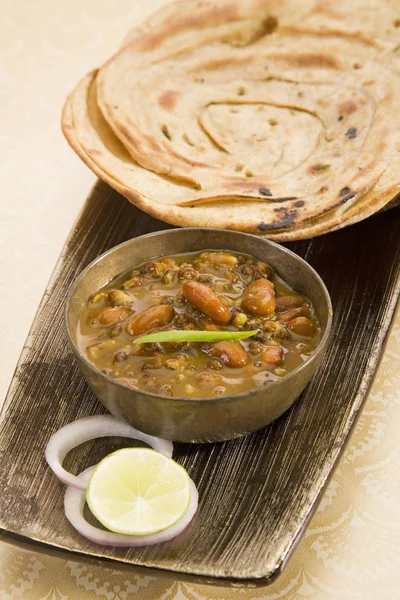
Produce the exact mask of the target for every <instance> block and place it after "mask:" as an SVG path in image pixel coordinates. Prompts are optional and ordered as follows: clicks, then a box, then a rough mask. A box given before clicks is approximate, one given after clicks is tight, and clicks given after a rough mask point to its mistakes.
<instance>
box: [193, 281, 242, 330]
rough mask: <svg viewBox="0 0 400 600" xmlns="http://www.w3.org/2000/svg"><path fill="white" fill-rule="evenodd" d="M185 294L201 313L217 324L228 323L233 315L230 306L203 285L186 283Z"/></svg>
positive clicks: (195, 282) (194, 282) (196, 282)
mask: <svg viewBox="0 0 400 600" xmlns="http://www.w3.org/2000/svg"><path fill="white" fill-rule="evenodd" d="M183 294H184V296H185V298H186V299H187V300H189V302H190V303H191V304H193V306H195V307H196V308H197V309H198V310H199V311H200V312H202V313H203V314H205V315H206V316H207V317H209V318H210V319H212V320H213V321H217V323H228V322H229V320H230V318H231V315H230V312H229V308H228V305H227V304H226V302H225V301H224V300H222V299H221V298H220V297H219V296H217V294H216V293H215V292H214V291H213V290H212V289H211V288H209V287H208V286H207V285H204V284H203V283H199V282H198V281H186V282H185V283H184V284H183Z"/></svg>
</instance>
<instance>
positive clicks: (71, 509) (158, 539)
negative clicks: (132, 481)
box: [64, 467, 199, 548]
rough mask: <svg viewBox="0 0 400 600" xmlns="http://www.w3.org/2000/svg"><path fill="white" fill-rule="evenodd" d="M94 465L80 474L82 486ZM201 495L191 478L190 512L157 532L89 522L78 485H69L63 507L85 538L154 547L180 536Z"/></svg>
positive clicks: (118, 544) (72, 523)
mask: <svg viewBox="0 0 400 600" xmlns="http://www.w3.org/2000/svg"><path fill="white" fill-rule="evenodd" d="M93 469H94V467H89V469H86V470H85V471H83V472H82V473H81V474H80V475H78V479H79V480H80V482H81V483H82V486H84V487H86V485H87V482H88V481H89V477H90V475H91V473H92V471H93ZM198 498H199V494H198V491H197V489H196V486H195V484H194V483H193V481H192V480H190V502H189V506H188V509H187V511H186V512H185V514H184V515H183V517H182V518H181V519H180V520H179V521H178V522H177V523H175V524H174V525H172V526H171V527H169V528H168V529H165V530H164V531H160V532H159V533H154V534H152V535H123V534H121V533H113V532H112V531H105V530H103V529H99V528H98V527H94V526H93V525H90V523H88V522H87V521H86V519H85V517H84V515H83V509H84V507H85V501H86V495H85V492H84V491H83V490H81V489H77V488H76V487H72V486H70V487H68V488H67V491H66V492H65V497H64V509H65V516H66V517H67V519H68V521H69V522H70V523H71V525H72V527H73V528H74V529H76V531H77V532H78V533H80V534H81V535H82V536H83V537H85V538H86V539H88V540H90V541H91V542H95V543H96V544H100V545H103V546H115V547H120V548H127V547H133V546H152V545H154V544H161V543H162V542H167V541H168V540H171V539H172V538H174V537H176V536H177V535H179V534H180V533H181V532H182V531H183V530H184V529H185V528H186V527H187V526H188V525H189V523H190V521H191V520H192V519H193V517H194V515H195V513H196V511H197V506H198Z"/></svg>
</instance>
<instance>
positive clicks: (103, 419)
mask: <svg viewBox="0 0 400 600" xmlns="http://www.w3.org/2000/svg"><path fill="white" fill-rule="evenodd" d="M115 436H120V437H127V438H131V439H134V440H141V441H142V442H145V443H146V444H148V445H149V446H151V447H152V448H153V449H154V450H157V452H161V454H164V455H165V456H168V458H171V456H172V450H173V445H172V442H169V441H167V440H162V439H161V438H156V437H153V436H152V435H148V434H147V433H142V432H141V431H138V430H137V429H134V428H133V427H131V426H130V425H128V424H127V423H124V422H123V421H121V420H120V419H117V418H116V417H114V416H112V415H97V416H94V417H86V418H83V419H79V420H78V421H73V422H72V423H68V425H64V427H61V429H59V430H58V431H57V432H56V433H55V434H54V435H52V436H51V438H50V440H49V441H48V444H47V446H46V451H45V457H46V461H47V463H48V465H49V467H50V468H51V469H52V471H53V472H54V473H55V475H56V476H57V477H58V479H60V480H61V481H62V482H63V483H65V484H66V485H68V486H72V487H75V488H77V489H79V490H82V491H84V490H85V489H86V483H87V482H86V483H85V481H84V478H82V477H77V476H76V475H73V474H72V473H69V472H68V471H66V470H65V469H64V468H63V466H62V463H63V460H64V458H65V457H66V455H67V454H68V452H69V451H70V450H72V449H73V448H75V447H76V446H79V445H80V444H83V442H87V441H89V440H93V439H95V438H98V437H115Z"/></svg>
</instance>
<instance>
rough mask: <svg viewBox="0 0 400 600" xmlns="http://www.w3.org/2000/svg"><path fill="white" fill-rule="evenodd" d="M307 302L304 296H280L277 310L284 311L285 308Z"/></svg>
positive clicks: (277, 300) (277, 299)
mask: <svg viewBox="0 0 400 600" xmlns="http://www.w3.org/2000/svg"><path fill="white" fill-rule="evenodd" d="M305 302H306V301H305V298H303V296H278V297H277V298H276V310H277V312H284V311H285V310H289V309H291V308H297V307H298V306H302V305H303V304H305Z"/></svg>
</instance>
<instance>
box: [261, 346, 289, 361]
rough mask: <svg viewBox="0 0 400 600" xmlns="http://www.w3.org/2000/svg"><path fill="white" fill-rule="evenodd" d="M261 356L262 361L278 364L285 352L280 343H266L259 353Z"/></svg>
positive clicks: (282, 359) (283, 357)
mask: <svg viewBox="0 0 400 600" xmlns="http://www.w3.org/2000/svg"><path fill="white" fill-rule="evenodd" d="M261 358H262V360H263V361H264V362H266V363H268V364H269V365H275V366H276V365H280V364H281V363H282V362H283V361H284V359H285V354H284V352H283V348H282V346H281V345H280V344H276V345H268V346H267V347H266V348H265V349H264V350H263V351H262V353H261Z"/></svg>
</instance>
